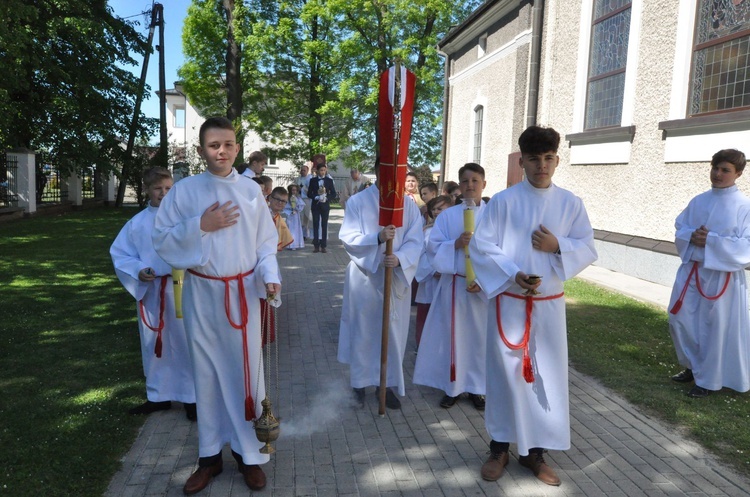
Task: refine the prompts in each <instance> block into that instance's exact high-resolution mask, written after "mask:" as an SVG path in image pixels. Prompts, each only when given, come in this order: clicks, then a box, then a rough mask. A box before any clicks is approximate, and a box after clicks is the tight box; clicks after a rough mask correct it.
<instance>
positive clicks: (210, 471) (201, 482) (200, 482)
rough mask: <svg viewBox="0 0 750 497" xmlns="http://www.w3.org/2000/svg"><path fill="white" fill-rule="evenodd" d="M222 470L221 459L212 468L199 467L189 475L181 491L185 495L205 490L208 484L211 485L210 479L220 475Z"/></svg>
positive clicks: (222, 463)
mask: <svg viewBox="0 0 750 497" xmlns="http://www.w3.org/2000/svg"><path fill="white" fill-rule="evenodd" d="M223 470H224V461H223V460H222V459H219V461H218V462H217V463H216V464H214V465H212V466H203V467H199V468H198V469H196V470H195V473H193V474H192V475H190V478H188V481H187V482H186V483H185V486H184V487H182V491H183V492H185V495H192V494H197V493H198V492H200V491H201V490H203V489H204V488H206V487H207V486H208V484H209V483H211V479H212V478H213V477H214V476H217V475H219V474H221V472H222V471H223Z"/></svg>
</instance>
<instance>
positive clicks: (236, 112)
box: [222, 0, 245, 163]
mask: <svg viewBox="0 0 750 497" xmlns="http://www.w3.org/2000/svg"><path fill="white" fill-rule="evenodd" d="M222 4H223V6H224V12H225V13H226V16H227V73H226V80H227V119H229V120H230V121H232V123H234V125H235V126H236V127H237V128H239V129H240V130H241V129H242V128H243V127H242V121H241V119H242V79H241V75H240V67H241V63H242V48H241V47H240V44H239V43H238V42H237V40H236V38H235V30H234V28H235V25H234V21H235V19H234V7H235V0H222ZM243 138H244V132H240V133H238V136H237V141H238V142H239V144H240V152H239V154H237V160H236V162H237V163H242V162H244V161H245V159H244V156H245V154H244V150H243V146H242V145H243V143H242V142H243Z"/></svg>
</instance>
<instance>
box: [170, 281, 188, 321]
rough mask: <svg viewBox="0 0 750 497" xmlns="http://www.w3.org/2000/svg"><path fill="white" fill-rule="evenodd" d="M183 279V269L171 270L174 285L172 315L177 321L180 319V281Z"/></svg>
mask: <svg viewBox="0 0 750 497" xmlns="http://www.w3.org/2000/svg"><path fill="white" fill-rule="evenodd" d="M184 278H185V270H184V269H172V283H173V284H174V288H173V290H174V314H175V317H177V318H178V319H182V280H183V279H184Z"/></svg>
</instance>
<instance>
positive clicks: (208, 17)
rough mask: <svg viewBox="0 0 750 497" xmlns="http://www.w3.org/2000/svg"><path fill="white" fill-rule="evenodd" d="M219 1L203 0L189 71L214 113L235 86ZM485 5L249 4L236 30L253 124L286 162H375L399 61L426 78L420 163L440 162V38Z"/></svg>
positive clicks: (296, 0)
mask: <svg viewBox="0 0 750 497" xmlns="http://www.w3.org/2000/svg"><path fill="white" fill-rule="evenodd" d="M219 4H221V0H193V5H192V6H191V7H190V11H189V14H188V20H187V21H186V24H185V30H184V32H183V44H184V45H185V50H184V51H185V54H186V56H187V58H188V61H187V62H186V64H185V65H184V66H183V68H181V71H180V76H181V77H182V78H183V80H184V83H185V90H186V93H187V95H188V98H190V100H191V102H193V103H194V104H197V106H198V107H199V108H200V109H206V110H209V109H210V110H211V111H215V110H218V109H220V108H222V107H221V106H222V102H221V96H222V94H223V92H224V91H225V90H224V86H223V85H224V84H225V83H224V81H222V79H223V74H224V73H223V72H222V70H223V69H222V68H224V67H225V61H224V59H223V57H224V55H223V54H224V53H225V50H226V44H227V23H226V20H225V19H224V21H223V24H222V18H221V16H220V15H218V14H217V12H220V10H219V9H218V7H219ZM479 4H481V0H466V1H462V2H451V1H448V0H286V1H283V2H277V1H270V0H249V1H246V2H245V3H244V7H245V12H246V13H247V15H246V16H245V17H243V18H242V21H241V25H240V26H239V27H235V36H236V37H237V39H241V43H242V57H243V63H242V85H243V98H244V100H243V104H244V109H245V111H244V114H243V117H244V120H245V122H246V123H248V125H249V126H250V127H251V128H252V129H253V130H255V131H256V132H258V133H259V134H260V135H261V137H262V138H263V139H264V140H265V141H268V142H271V143H272V144H273V146H274V147H275V149H276V152H277V156H278V157H280V158H285V159H290V160H294V161H303V160H307V159H309V158H310V156H311V155H312V154H313V153H318V152H322V153H325V154H326V155H327V156H328V158H329V160H331V159H341V160H342V161H343V162H344V163H345V164H346V165H347V166H348V167H357V168H360V169H362V168H365V167H367V166H368V165H371V164H372V159H373V157H374V155H375V129H376V128H377V91H378V78H379V75H380V73H382V72H383V71H384V70H386V69H387V68H388V67H390V66H391V65H393V64H394V62H395V61H396V60H397V59H398V60H400V61H401V62H402V63H403V64H404V65H405V66H406V67H408V68H409V69H410V70H412V71H413V72H414V73H415V74H416V76H417V90H416V102H415V112H414V124H413V131H412V140H411V147H410V162H412V163H413V164H414V165H435V164H437V162H438V160H439V155H440V145H441V143H440V134H441V126H440V123H441V118H442V99H443V66H442V64H443V61H442V59H441V58H440V57H439V55H438V54H437V50H436V44H437V41H438V39H439V38H440V37H442V36H444V35H445V34H446V33H447V32H448V30H449V29H450V27H451V26H452V25H455V24H457V23H459V22H460V21H462V20H463V19H465V18H466V16H468V14H469V13H470V12H471V11H472V10H473V9H474V8H475V7H477V6H478V5H479ZM235 19H236V18H235ZM235 22H238V21H237V20H235ZM238 33H239V35H238ZM225 102H226V100H224V103H223V105H224V109H225V108H226V107H225V106H226V103H225Z"/></svg>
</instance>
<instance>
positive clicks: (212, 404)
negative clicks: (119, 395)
mask: <svg viewBox="0 0 750 497" xmlns="http://www.w3.org/2000/svg"><path fill="white" fill-rule="evenodd" d="M199 137H200V146H199V147H198V153H199V154H200V155H201V157H203V159H204V160H205V161H206V163H207V165H208V170H207V171H206V172H204V173H202V174H199V175H197V176H190V177H188V178H185V179H183V180H181V181H180V182H179V183H177V184H176V185H175V186H174V188H173V189H172V191H171V192H170V194H169V195H168V196H167V197H166V198H165V200H164V202H162V206H161V208H160V209H159V212H158V214H157V216H156V222H155V225H154V232H153V239H154V246H155V248H156V251H157V253H158V254H159V255H160V256H161V257H162V258H163V259H164V260H165V261H167V262H168V263H169V264H171V265H172V266H173V267H177V268H185V269H187V271H186V275H185V283H184V291H183V306H182V307H183V314H184V317H185V330H186V331H187V335H188V345H189V346H190V352H191V354H190V355H191V360H192V365H193V371H194V373H195V379H196V382H195V390H196V391H195V393H196V399H197V404H198V451H199V456H200V458H199V461H198V469H197V470H196V471H195V472H194V473H193V474H192V475H191V476H190V478H189V479H188V480H187V483H186V484H185V487H184V488H183V491H184V492H185V493H186V494H188V495H190V494H194V493H197V492H199V491H201V490H202V489H204V488H205V487H206V486H207V485H208V484H209V483H210V481H211V479H212V478H213V477H214V476H216V475H218V474H219V473H221V472H222V469H223V461H222V458H221V450H222V447H223V446H224V445H225V444H226V443H229V444H230V446H231V448H232V455H233V456H234V458H235V460H236V461H237V464H238V469H239V471H240V472H241V473H242V475H243V477H244V480H245V483H246V484H247V486H248V487H250V489H252V490H260V489H261V488H263V487H265V485H266V476H265V474H264V473H263V470H262V469H261V468H260V466H259V464H264V463H266V462H268V460H269V456H268V455H267V454H261V453H259V449H260V448H261V447H262V446H263V444H262V443H261V442H259V441H258V439H257V437H256V436H255V433H254V431H253V425H252V421H253V420H254V419H256V417H258V416H260V414H261V412H262V407H261V405H260V402H261V400H263V398H264V396H265V389H264V382H263V358H262V355H261V333H260V311H259V306H260V303H259V302H260V301H259V299H260V298H262V297H265V296H266V294H273V295H279V293H280V291H281V284H280V278H279V268H278V264H277V262H276V243H277V240H278V235H277V233H276V228H275V226H274V224H273V221H272V220H271V214H270V213H269V212H268V206H267V204H266V200H265V198H264V197H263V194H262V193H261V189H260V187H259V186H258V184H257V183H255V182H254V181H248V180H247V179H246V178H243V177H241V176H240V175H239V174H237V172H236V171H235V170H234V169H233V168H232V164H233V163H234V159H235V157H236V156H237V153H238V151H239V144H237V142H236V138H235V133H234V128H233V126H232V123H231V122H230V121H229V120H227V119H226V118H223V117H213V118H209V119H207V120H206V121H205V122H204V123H203V125H202V126H201V129H200V134H199Z"/></svg>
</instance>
